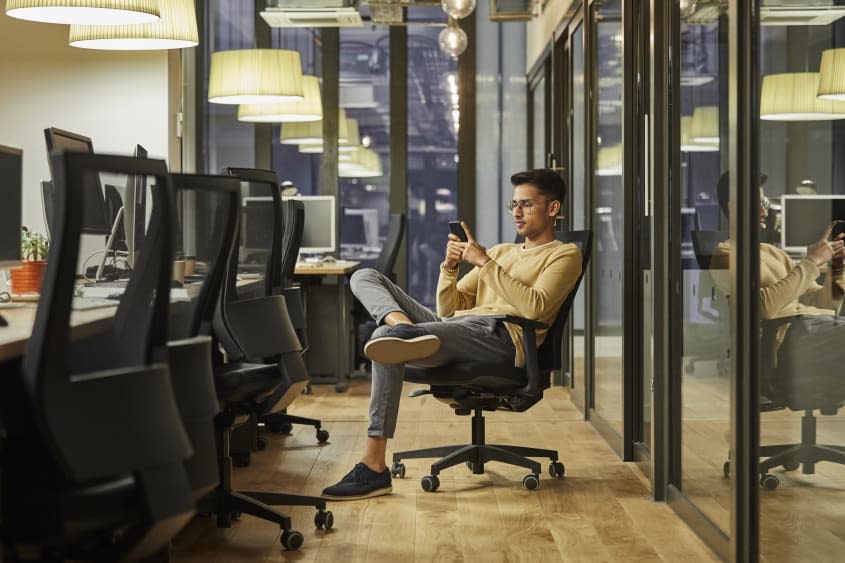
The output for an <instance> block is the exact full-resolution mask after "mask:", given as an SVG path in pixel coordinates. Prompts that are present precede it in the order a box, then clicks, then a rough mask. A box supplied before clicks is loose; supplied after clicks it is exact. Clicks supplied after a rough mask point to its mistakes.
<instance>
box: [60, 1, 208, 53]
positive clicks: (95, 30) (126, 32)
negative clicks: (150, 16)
mask: <svg viewBox="0 0 845 563" xmlns="http://www.w3.org/2000/svg"><path fill="white" fill-rule="evenodd" d="M158 7H159V11H160V13H161V19H159V20H158V21H157V22H153V23H148V24H141V25H71V26H70V33H69V37H70V45H71V47H81V48H83V49H107V50H114V51H147V50H155V49H184V48H186V47H195V46H196V45H198V44H199V34H198V32H197V14H196V10H195V9H194V2H193V0H159V1H158Z"/></svg>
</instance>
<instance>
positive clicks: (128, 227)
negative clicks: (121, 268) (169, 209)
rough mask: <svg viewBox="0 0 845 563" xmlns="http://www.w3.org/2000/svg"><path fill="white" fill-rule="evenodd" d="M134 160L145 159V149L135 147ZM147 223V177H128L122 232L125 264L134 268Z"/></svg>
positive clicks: (124, 197) (124, 195)
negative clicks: (124, 239) (124, 235)
mask: <svg viewBox="0 0 845 563" xmlns="http://www.w3.org/2000/svg"><path fill="white" fill-rule="evenodd" d="M135 158H147V149H145V148H144V147H142V146H141V145H135ZM146 222H147V177H146V176H135V175H129V176H127V178H126V190H125V191H124V193H123V231H124V232H125V233H126V237H125V238H126V251H127V253H128V256H127V263H128V264H129V267H130V268H134V267H135V256H136V252H137V251H138V250H139V249H140V247H141V243H142V242H143V240H144V233H145V232H146Z"/></svg>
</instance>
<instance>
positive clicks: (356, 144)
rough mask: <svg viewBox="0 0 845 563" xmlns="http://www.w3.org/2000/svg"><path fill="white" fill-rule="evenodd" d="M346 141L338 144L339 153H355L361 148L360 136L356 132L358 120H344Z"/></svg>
mask: <svg viewBox="0 0 845 563" xmlns="http://www.w3.org/2000/svg"><path fill="white" fill-rule="evenodd" d="M346 132H347V134H346V140H345V141H342V142H338V147H337V150H338V151H339V152H355V151H357V150H358V149H359V148H361V134H360V133H359V132H358V120H357V119H353V118H351V117H350V118H349V119H347V120H346Z"/></svg>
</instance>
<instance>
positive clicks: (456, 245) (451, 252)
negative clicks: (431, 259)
mask: <svg viewBox="0 0 845 563" xmlns="http://www.w3.org/2000/svg"><path fill="white" fill-rule="evenodd" d="M465 244H466V243H464V242H461V239H459V238H458V237H456V236H455V235H453V234H452V233H449V242H448V243H446V259H445V260H444V261H443V267H444V268H446V269H447V270H454V269H455V268H457V267H458V264H460V262H461V256H462V255H463V253H464V245H465Z"/></svg>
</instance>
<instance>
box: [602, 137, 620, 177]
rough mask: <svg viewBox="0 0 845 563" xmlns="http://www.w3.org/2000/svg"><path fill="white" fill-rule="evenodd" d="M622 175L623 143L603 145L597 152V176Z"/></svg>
mask: <svg viewBox="0 0 845 563" xmlns="http://www.w3.org/2000/svg"><path fill="white" fill-rule="evenodd" d="M621 175H622V145H619V144H617V145H611V146H609V147H601V148H599V150H598V152H597V153H596V176H621Z"/></svg>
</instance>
